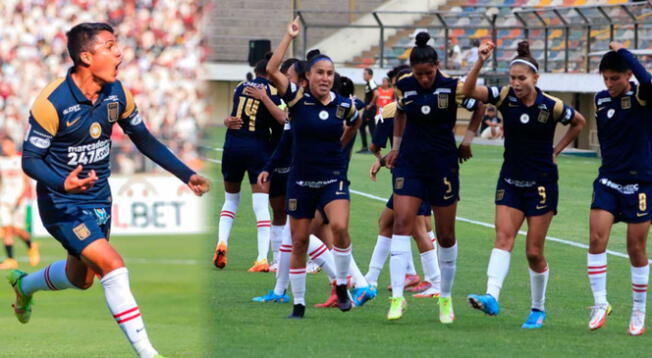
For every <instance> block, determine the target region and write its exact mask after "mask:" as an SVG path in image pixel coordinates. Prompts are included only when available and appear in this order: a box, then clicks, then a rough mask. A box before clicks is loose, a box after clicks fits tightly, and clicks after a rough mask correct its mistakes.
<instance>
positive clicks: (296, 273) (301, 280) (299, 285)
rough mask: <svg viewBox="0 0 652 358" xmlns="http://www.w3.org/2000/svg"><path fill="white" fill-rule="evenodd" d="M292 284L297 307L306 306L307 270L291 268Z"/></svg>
mask: <svg viewBox="0 0 652 358" xmlns="http://www.w3.org/2000/svg"><path fill="white" fill-rule="evenodd" d="M290 282H291V283H292V296H293V297H294V304H295V305H304V306H305V305H306V299H305V294H306V268H305V267H301V268H291V269H290Z"/></svg>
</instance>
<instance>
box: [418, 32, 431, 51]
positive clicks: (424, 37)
mask: <svg viewBox="0 0 652 358" xmlns="http://www.w3.org/2000/svg"><path fill="white" fill-rule="evenodd" d="M428 41H430V34H429V33H427V32H425V31H421V32H419V33H418V34H417V38H416V40H415V42H416V44H417V47H426V46H428Z"/></svg>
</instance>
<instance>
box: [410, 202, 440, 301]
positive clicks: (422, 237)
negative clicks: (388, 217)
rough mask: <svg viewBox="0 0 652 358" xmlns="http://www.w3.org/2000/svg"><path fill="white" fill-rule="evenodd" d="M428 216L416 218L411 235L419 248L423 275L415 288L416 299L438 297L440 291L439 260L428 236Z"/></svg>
mask: <svg viewBox="0 0 652 358" xmlns="http://www.w3.org/2000/svg"><path fill="white" fill-rule="evenodd" d="M429 219H430V217H429V216H425V215H419V216H418V217H417V225H415V231H414V234H413V235H412V236H413V237H414V239H415V241H416V243H417V247H418V248H419V253H420V256H421V266H422V267H423V275H424V278H425V280H424V281H422V282H421V283H420V284H419V285H418V286H417V287H416V292H419V293H418V294H416V295H415V297H418V298H426V297H439V293H440V291H441V272H440V271H439V260H438V259H437V250H436V249H435V245H434V243H433V241H432V239H431V238H430V235H428V226H427V222H428V220H429Z"/></svg>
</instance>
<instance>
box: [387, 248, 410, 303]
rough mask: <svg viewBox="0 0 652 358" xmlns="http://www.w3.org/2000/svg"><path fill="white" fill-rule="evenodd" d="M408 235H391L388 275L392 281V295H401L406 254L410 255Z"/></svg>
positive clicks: (405, 267)
mask: <svg viewBox="0 0 652 358" xmlns="http://www.w3.org/2000/svg"><path fill="white" fill-rule="evenodd" d="M410 240H411V237H410V236H409V235H393V236H392V247H391V256H390V258H389V275H390V278H391V282H392V297H394V298H396V297H403V289H404V287H405V272H406V271H407V264H408V260H409V258H408V256H410V249H411V245H410Z"/></svg>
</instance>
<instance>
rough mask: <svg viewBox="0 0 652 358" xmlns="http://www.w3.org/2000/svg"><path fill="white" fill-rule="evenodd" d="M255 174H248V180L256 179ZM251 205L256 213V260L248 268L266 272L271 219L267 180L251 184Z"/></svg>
mask: <svg viewBox="0 0 652 358" xmlns="http://www.w3.org/2000/svg"><path fill="white" fill-rule="evenodd" d="M256 178H257V176H256V177H254V175H251V174H250V177H249V179H250V180H256ZM251 192H252V206H253V209H254V214H255V215H256V228H257V235H256V238H257V242H258V257H257V258H256V262H255V263H254V265H253V266H252V267H251V268H250V269H249V272H268V271H269V263H268V262H267V255H268V254H269V241H270V238H269V236H270V230H271V227H272V221H271V218H270V216H269V194H268V193H269V182H267V183H263V184H262V185H261V184H258V183H252V184H251Z"/></svg>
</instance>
